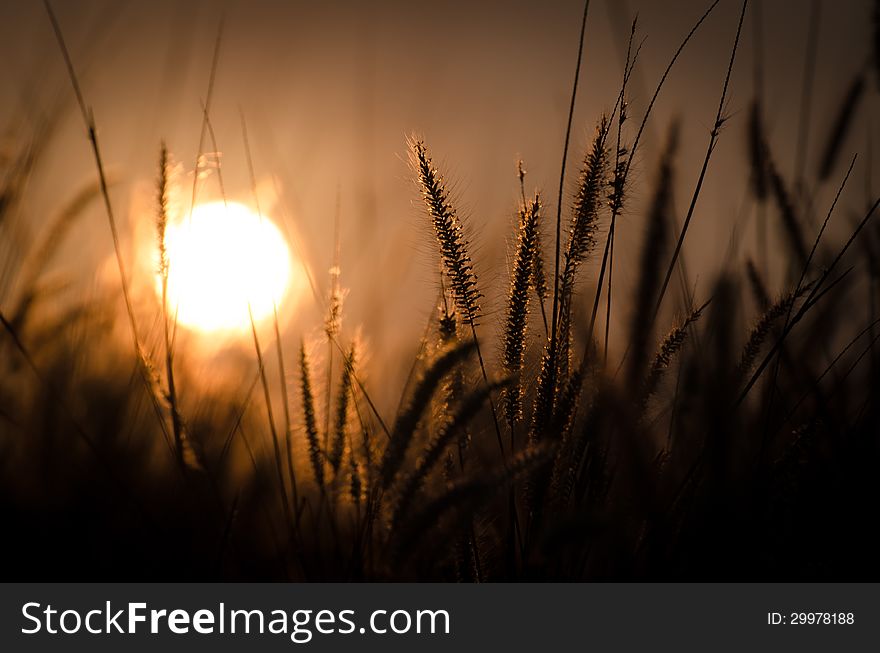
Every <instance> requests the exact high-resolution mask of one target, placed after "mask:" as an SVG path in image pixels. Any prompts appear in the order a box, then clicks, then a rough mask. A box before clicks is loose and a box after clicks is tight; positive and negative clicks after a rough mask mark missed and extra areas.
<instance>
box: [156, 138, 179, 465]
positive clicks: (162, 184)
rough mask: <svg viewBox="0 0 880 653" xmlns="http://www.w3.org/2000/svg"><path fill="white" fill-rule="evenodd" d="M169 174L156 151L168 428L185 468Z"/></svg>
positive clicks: (165, 158) (162, 156)
mask: <svg viewBox="0 0 880 653" xmlns="http://www.w3.org/2000/svg"><path fill="white" fill-rule="evenodd" d="M169 172H170V164H169V160H168V150H167V148H166V147H165V144H164V143H162V146H161V148H160V151H159V183H158V186H159V187H158V192H157V200H158V211H157V213H156V237H157V243H156V245H157V248H158V250H159V269H158V272H159V279H160V283H161V284H162V331H163V336H164V340H165V375H166V377H167V383H168V405H169V408H170V411H171V427H172V431H173V433H174V449H175V452H176V453H177V459H178V462H179V463H180V464H181V465H183V464H184V456H183V421H182V419H181V416H180V409H179V407H178V402H177V390H176V388H175V383H174V352H173V347H172V343H171V326H170V324H169V322H168V252H167V251H166V249H165V231H166V229H167V226H168V211H169V201H170V200H169V190H170V189H169Z"/></svg>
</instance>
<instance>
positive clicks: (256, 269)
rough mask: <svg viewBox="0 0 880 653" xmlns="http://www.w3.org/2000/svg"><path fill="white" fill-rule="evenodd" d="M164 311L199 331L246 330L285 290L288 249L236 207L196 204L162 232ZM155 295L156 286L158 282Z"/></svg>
mask: <svg viewBox="0 0 880 653" xmlns="http://www.w3.org/2000/svg"><path fill="white" fill-rule="evenodd" d="M165 248H166V251H167V255H168V290H167V294H168V297H167V302H168V310H169V311H170V312H171V313H172V314H173V313H174V312H175V311H176V314H177V321H178V323H180V324H182V325H184V326H187V327H190V328H194V329H198V330H201V331H209V332H212V331H222V330H235V331H243V330H248V329H250V316H249V314H248V306H250V311H251V313H252V314H253V318H254V321H260V320H262V319H265V318H267V317H269V316H271V315H272V314H273V311H274V307H275V306H279V305H280V304H281V301H282V300H283V299H284V295H285V293H286V291H287V289H288V285H289V283H290V276H291V260H290V250H289V249H288V247H287V242H286V241H285V239H284V237H283V236H282V235H281V232H280V231H279V230H278V228H277V227H276V226H275V225H274V224H273V223H272V222H271V221H270V220H269V219H268V218H266V217H265V216H262V217H261V216H260V215H258V214H256V213H254V212H253V211H251V210H250V209H249V208H248V207H246V206H244V205H242V204H236V203H233V202H229V203H228V204H224V203H223V202H214V203H210V204H200V205H198V206H196V207H195V208H194V209H193V211H192V216H191V217H189V216H188V217H185V218H184V219H183V220H182V221H180V222H179V223H177V224H173V225H171V224H169V225H168V228H167V230H166V232H165ZM159 292H160V293H161V282H160V283H159Z"/></svg>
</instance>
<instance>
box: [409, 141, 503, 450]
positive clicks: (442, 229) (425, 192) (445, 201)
mask: <svg viewBox="0 0 880 653" xmlns="http://www.w3.org/2000/svg"><path fill="white" fill-rule="evenodd" d="M410 147H411V150H412V153H413V156H414V163H415V167H416V173H417V175H418V180H419V185H420V187H421V191H422V196H423V198H424V200H425V205H426V207H427V209H428V214H429V215H430V217H431V222H432V224H433V226H434V234H435V236H436V238H437V242H438V244H439V246H440V257H441V260H442V261H443V265H444V268H445V270H446V275H447V277H448V278H449V282H450V286H451V288H452V291H453V295H454V297H455V303H456V306H457V307H458V310H459V311H460V312H461V315H462V318H463V320H464V322H465V323H466V324H467V325H468V326H470V329H471V335H472V336H473V339H474V349H475V351H476V352H477V360H478V361H479V363H480V372H481V373H482V375H483V382H484V383H486V384H487V385H488V383H489V375H488V373H487V372H486V364H485V362H484V360H483V354H482V352H481V351H480V341H479V338H477V320H478V319H479V317H480V306H479V303H478V302H479V299H480V297H481V295H480V292H479V290H478V289H477V275H476V274H475V273H474V267H473V263H472V262H471V257H470V254H469V252H468V242H467V240H466V239H465V237H464V229H463V227H462V224H461V221H460V220H459V218H458V215H457V214H456V212H455V209H454V208H453V207H452V204H451V203H450V201H449V194H448V192H447V190H446V186H445V184H444V182H443V178H442V177H441V176H440V173H439V172H438V170H437V169H436V168H435V167H434V164H433V163H432V161H431V157H430V156H429V155H428V150H427V148H426V147H425V144H424V143H423V142H422V141H420V140H414V141H412V142H411V144H410ZM489 409H490V411H491V413H492V423H493V426H494V427H495V436H496V438H497V440H498V448H499V449H500V450H501V453H502V455H504V442H503V441H502V439H501V428H500V426H499V425H498V413H497V411H496V410H495V402H494V401H493V399H492V397H491V396H490V397H489Z"/></svg>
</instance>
